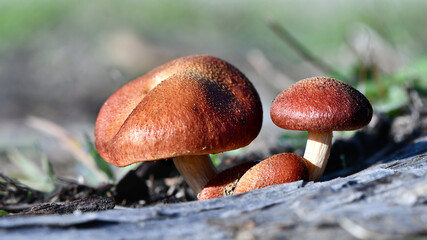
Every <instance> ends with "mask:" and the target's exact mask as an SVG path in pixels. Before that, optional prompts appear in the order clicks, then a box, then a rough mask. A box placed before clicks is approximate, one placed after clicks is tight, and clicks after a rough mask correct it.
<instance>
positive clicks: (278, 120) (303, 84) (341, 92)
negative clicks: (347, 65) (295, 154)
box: [270, 77, 373, 181]
mask: <svg viewBox="0 0 427 240" xmlns="http://www.w3.org/2000/svg"><path fill="white" fill-rule="evenodd" d="M372 113H373V111H372V106H371V104H370V103H369V101H368V99H366V97H365V96H364V95H363V94H362V93H360V92H359V91H357V90H356V89H354V88H353V87H351V86H350V85H348V84H346V83H344V82H342V81H339V80H336V79H333V78H328V77H313V78H307V79H304V80H301V81H299V82H297V83H295V84H294V85H292V86H291V87H289V88H288V89H286V90H284V91H283V92H281V93H280V94H279V95H278V96H277V97H276V99H275V100H274V102H273V104H272V105H271V109H270V115H271V119H272V120H273V122H274V123H275V124H276V125H277V126H279V127H281V128H284V129H290V130H300V131H308V140H307V145H306V148H305V153H304V158H305V159H307V160H308V169H309V175H310V176H309V180H312V181H318V180H319V179H320V177H321V176H322V174H323V171H324V169H325V167H326V164H327V161H328V158H329V153H330V149H331V142H332V131H349V130H356V129H359V128H362V127H363V126H365V125H367V124H368V123H369V122H370V121H371V118H372Z"/></svg>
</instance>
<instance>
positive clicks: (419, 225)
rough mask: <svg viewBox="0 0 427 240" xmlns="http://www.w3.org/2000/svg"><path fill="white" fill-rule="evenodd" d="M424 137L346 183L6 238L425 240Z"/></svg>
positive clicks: (19, 223)
mask: <svg viewBox="0 0 427 240" xmlns="http://www.w3.org/2000/svg"><path fill="white" fill-rule="evenodd" d="M426 176H427V137H423V138H420V139H418V140H416V141H415V142H413V143H412V144H410V145H408V146H406V147H404V148H402V149H399V150H397V151H395V152H394V153H393V154H391V155H389V156H388V157H384V158H382V161H381V163H378V164H376V165H374V166H371V167H369V168H367V169H365V170H363V171H361V172H358V173H356V174H353V175H350V176H348V177H341V178H334V179H332V180H329V181H324V182H318V183H312V182H310V183H304V182H295V183H291V184H284V185H277V186H271V187H268V188H265V189H260V190H257V191H253V192H250V193H247V194H242V195H236V196H229V197H224V198H218V199H213V200H209V201H203V202H197V201H194V202H187V203H180V204H168V205H161V206H154V207H145V208H139V209H114V210H108V211H103V212H90V213H81V212H80V211H78V212H75V213H74V214H69V215H43V216H13V217H3V218H0V238H2V239H12V240H13V239H79V240H83V239H183V238H186V239H284V238H289V239H402V238H412V237H414V238H416V237H417V236H427V177H426Z"/></svg>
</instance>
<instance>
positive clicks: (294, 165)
mask: <svg viewBox="0 0 427 240" xmlns="http://www.w3.org/2000/svg"><path fill="white" fill-rule="evenodd" d="M299 180H304V181H307V180H308V169H307V164H306V160H305V159H303V158H302V157H300V156H298V155H296V154H294V153H280V154H276V155H273V156H271V157H269V158H267V159H265V160H263V161H261V162H259V163H257V162H246V163H242V164H240V165H237V166H235V167H232V168H229V169H226V170H224V171H223V172H221V173H219V174H217V175H216V176H215V177H214V178H212V179H211V180H210V181H209V182H208V184H207V185H206V186H205V188H203V190H202V191H201V192H200V194H199V196H198V197H199V200H206V199H211V198H217V197H222V196H227V195H232V194H240V193H244V192H249V191H252V190H255V189H258V188H264V187H267V186H270V185H276V184H282V183H289V182H294V181H299Z"/></svg>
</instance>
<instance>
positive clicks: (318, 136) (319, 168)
mask: <svg viewBox="0 0 427 240" xmlns="http://www.w3.org/2000/svg"><path fill="white" fill-rule="evenodd" d="M331 143H332V132H312V131H309V132H308V139H307V145H306V147H305V152H304V158H305V159H307V167H308V175H309V177H308V178H309V181H318V180H319V179H320V178H321V177H322V175H323V171H324V170H325V167H326V164H327V163H328V158H329V153H330V152H331Z"/></svg>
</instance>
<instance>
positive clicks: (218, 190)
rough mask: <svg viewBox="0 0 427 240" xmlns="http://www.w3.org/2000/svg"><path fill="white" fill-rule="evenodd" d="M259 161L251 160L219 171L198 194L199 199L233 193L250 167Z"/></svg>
mask: <svg viewBox="0 0 427 240" xmlns="http://www.w3.org/2000/svg"><path fill="white" fill-rule="evenodd" d="M257 163H258V161H250V162H245V163H242V164H239V165H237V166H234V167H231V168H228V169H226V170H224V171H222V172H220V173H218V174H217V175H216V176H215V177H214V178H212V179H211V180H209V182H208V183H207V184H206V186H205V187H204V188H203V190H202V191H201V192H200V193H199V195H198V196H197V197H198V199H199V200H207V199H211V198H217V197H223V196H227V195H231V194H233V191H234V188H235V187H236V184H237V182H238V181H239V179H240V178H241V177H242V176H243V174H245V172H246V171H248V169H249V168H251V167H253V166H254V165H256V164H257Z"/></svg>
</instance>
